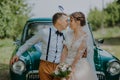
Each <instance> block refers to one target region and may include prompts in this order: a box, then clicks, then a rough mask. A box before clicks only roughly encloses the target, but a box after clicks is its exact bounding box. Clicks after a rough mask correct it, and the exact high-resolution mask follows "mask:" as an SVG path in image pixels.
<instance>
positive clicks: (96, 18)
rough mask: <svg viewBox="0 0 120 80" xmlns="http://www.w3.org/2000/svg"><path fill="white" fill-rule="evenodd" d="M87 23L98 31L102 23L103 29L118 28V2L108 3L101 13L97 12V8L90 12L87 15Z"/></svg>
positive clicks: (119, 6)
mask: <svg viewBox="0 0 120 80" xmlns="http://www.w3.org/2000/svg"><path fill="white" fill-rule="evenodd" d="M103 13H104V15H103ZM103 16H104V17H103ZM103 18H104V19H103ZM88 21H89V22H90V23H91V25H92V27H93V29H94V30H96V29H99V28H100V26H101V25H102V22H103V23H104V27H113V26H119V25H120V1H119V0H117V1H116V0H115V1H113V2H112V3H109V4H108V5H107V7H106V8H104V10H102V11H100V10H98V9H97V8H95V9H92V10H90V12H89V14H88Z"/></svg>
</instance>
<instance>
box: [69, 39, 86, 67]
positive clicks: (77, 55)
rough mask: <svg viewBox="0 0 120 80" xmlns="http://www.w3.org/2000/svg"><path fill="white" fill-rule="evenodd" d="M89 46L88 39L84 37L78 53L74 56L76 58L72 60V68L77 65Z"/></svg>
mask: <svg viewBox="0 0 120 80" xmlns="http://www.w3.org/2000/svg"><path fill="white" fill-rule="evenodd" d="M86 48H87V46H86V40H85V39H83V40H82V43H81V44H80V46H79V48H78V51H77V54H76V56H75V57H74V60H73V62H72V65H71V66H72V68H74V67H75V65H76V64H77V63H78V61H79V60H80V58H82V56H83V54H84V52H85V50H86Z"/></svg>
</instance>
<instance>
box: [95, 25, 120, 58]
mask: <svg viewBox="0 0 120 80" xmlns="http://www.w3.org/2000/svg"><path fill="white" fill-rule="evenodd" d="M93 34H94V37H95V38H96V39H104V43H103V44H102V45H101V47H102V48H103V49H105V50H107V51H108V52H110V53H112V54H113V55H115V56H116V57H117V58H119V59H120V27H114V28H107V29H106V28H105V29H101V30H98V31H94V32H93Z"/></svg>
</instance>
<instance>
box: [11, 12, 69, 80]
mask: <svg viewBox="0 0 120 80" xmlns="http://www.w3.org/2000/svg"><path fill="white" fill-rule="evenodd" d="M52 21H53V25H54V26H53V27H50V28H45V29H42V30H41V31H40V32H39V33H38V34H36V35H35V36H33V37H32V38H31V39H29V40H27V41H26V43H25V44H24V45H23V46H21V47H20V48H19V50H18V52H17V53H16V55H15V56H14V57H13V59H12V60H11V64H13V63H14V62H15V61H18V59H19V57H20V56H21V54H22V53H24V52H25V51H26V50H27V49H28V48H30V47H31V46H32V45H34V44H36V43H37V42H42V56H41V58H40V66H39V76H40V80H58V79H54V77H53V76H51V74H52V72H53V71H54V70H55V69H56V66H57V64H58V63H59V62H60V56H61V53H62V49H63V43H62V42H63V40H64V36H63V33H62V30H64V29H66V27H67V26H68V16H67V14H65V13H56V14H54V15H53V18H52Z"/></svg>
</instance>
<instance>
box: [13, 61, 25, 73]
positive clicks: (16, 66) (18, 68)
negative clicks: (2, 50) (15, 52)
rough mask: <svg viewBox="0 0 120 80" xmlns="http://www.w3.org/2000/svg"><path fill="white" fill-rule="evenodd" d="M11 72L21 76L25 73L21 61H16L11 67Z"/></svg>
mask: <svg viewBox="0 0 120 80" xmlns="http://www.w3.org/2000/svg"><path fill="white" fill-rule="evenodd" d="M12 70H13V72H14V73H16V74H22V73H23V72H24V71H25V64H24V62H23V61H17V62H15V63H14V64H13V65H12Z"/></svg>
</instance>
